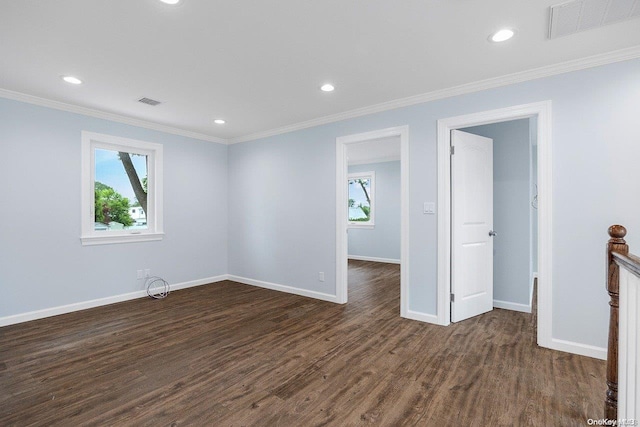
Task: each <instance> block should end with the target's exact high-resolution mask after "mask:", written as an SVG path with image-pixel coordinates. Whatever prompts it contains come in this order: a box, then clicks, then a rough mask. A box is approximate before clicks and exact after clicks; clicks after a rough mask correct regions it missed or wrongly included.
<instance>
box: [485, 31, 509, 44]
mask: <svg viewBox="0 0 640 427" xmlns="http://www.w3.org/2000/svg"><path fill="white" fill-rule="evenodd" d="M514 34H515V31H513V30H512V29H511V28H503V29H501V30H498V31H496V32H495V33H493V34H491V36H489V40H491V41H492V42H496V43H500V42H504V41H507V40H509V39H510V38H511V37H513V35H514Z"/></svg>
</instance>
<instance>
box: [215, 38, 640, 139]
mask: <svg viewBox="0 0 640 427" xmlns="http://www.w3.org/2000/svg"><path fill="white" fill-rule="evenodd" d="M639 57H640V46H634V47H630V48H626V49H620V50H616V51H613V52H607V53H603V54H598V55H593V56H589V57H586V58H581V59H574V60H572V61H566V62H561V63H559V64H554V65H548V66H545V67H539V68H534V69H532V70H527V71H521V72H518V73H513V74H507V75H504V76H500V77H493V78H490V79H486V80H480V81H477V82H472V83H467V84H463V85H460V86H454V87H451V88H446V89H440V90H435V91H432V92H427V93H424V94H420V95H415V96H409V97H407V98H400V99H396V100H393V101H389V102H383V103H380V104H375V105H371V106H368V107H363V108H357V109H354V110H349V111H345V112H343V113H338V114H332V115H329V116H325V117H320V118H317V119H312V120H307V121H304V122H300V123H295V124H292V125H288V126H284V127H280V128H276V129H271V130H266V131H262V132H256V133H252V134H249V135H244V136H239V137H236V138H231V139H228V140H227V142H228V143H229V144H236V143H239V142H247V141H253V140H256V139H260V138H266V137H269V136H275V135H280V134H283V133H289V132H294V131H297V130H301V129H307V128H311V127H315V126H320V125H324V124H327V123H333V122H338V121H341V120H347V119H352V118H355V117H361V116H366V115H369V114H374V113H380V112H382V111H388V110H394V109H396V108H402V107H408V106H410V105H415V104H422V103H424V102H429V101H435V100H438V99H444V98H450V97H452V96H458V95H464V94H468V93H473V92H480V91H483V90H487V89H493V88H497V87H501V86H507V85H511V84H515V83H522V82H526V81H529V80H535V79H541V78H543V77H550V76H554V75H557V74H564V73H570V72H572V71H579V70H583V69H586V68H593V67H598V66H601V65H607V64H612V63H615V62H622V61H628V60H631V59H635V58H639Z"/></svg>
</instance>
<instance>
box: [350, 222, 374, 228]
mask: <svg viewBox="0 0 640 427" xmlns="http://www.w3.org/2000/svg"><path fill="white" fill-rule="evenodd" d="M347 228H362V229H365V230H373V229H374V228H375V224H358V223H357V222H356V223H353V222H350V223H349V225H347Z"/></svg>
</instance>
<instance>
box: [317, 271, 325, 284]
mask: <svg viewBox="0 0 640 427" xmlns="http://www.w3.org/2000/svg"><path fill="white" fill-rule="evenodd" d="M318 280H319V281H321V282H324V271H321V272H320V273H318Z"/></svg>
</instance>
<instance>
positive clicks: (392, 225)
mask: <svg viewBox="0 0 640 427" xmlns="http://www.w3.org/2000/svg"><path fill="white" fill-rule="evenodd" d="M369 171H374V172H375V173H376V180H375V184H374V186H375V210H376V211H375V218H374V222H375V226H374V228H373V229H363V228H350V229H349V255H356V256H365V257H373V258H386V259H392V260H397V261H400V162H399V161H394V162H384V163H373V164H367V165H353V166H349V173H356V172H369Z"/></svg>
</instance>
